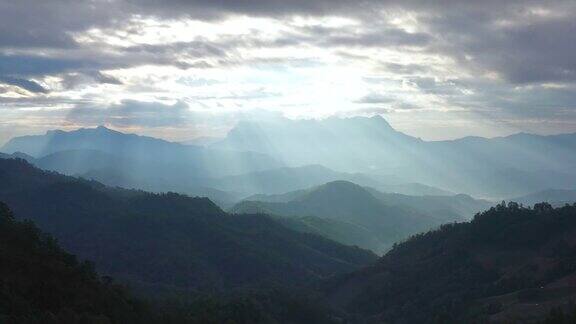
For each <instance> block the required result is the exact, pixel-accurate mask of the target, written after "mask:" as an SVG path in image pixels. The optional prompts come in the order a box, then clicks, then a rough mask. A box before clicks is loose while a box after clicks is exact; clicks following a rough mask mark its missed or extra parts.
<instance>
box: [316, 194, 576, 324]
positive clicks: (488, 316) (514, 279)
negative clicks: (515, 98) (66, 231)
mask: <svg viewBox="0 0 576 324" xmlns="http://www.w3.org/2000/svg"><path fill="white" fill-rule="evenodd" d="M575 234H576V206H568V205H567V206H565V207H562V208H557V209H554V208H552V207H551V206H550V205H549V204H546V203H540V204H536V205H535V206H534V208H525V207H522V206H520V205H518V204H516V203H509V204H508V205H507V206H506V205H504V204H500V205H498V206H497V207H494V208H491V209H490V210H488V211H486V212H483V213H481V214H478V215H477V216H476V217H475V218H474V219H473V220H472V221H471V222H469V223H459V224H448V225H444V226H442V227H441V228H439V229H437V230H434V231H430V232H428V233H424V234H418V235H415V236H414V237H412V238H411V239H409V240H407V241H405V242H403V243H400V244H397V245H395V247H394V248H393V249H392V250H391V251H390V252H388V253H387V254H386V255H385V256H384V257H383V258H382V259H380V260H379V262H378V263H377V264H376V265H374V266H371V267H368V268H366V269H364V270H361V271H359V272H356V273H354V274H351V275H345V276H344V277H342V278H339V279H338V280H336V281H333V282H331V283H330V284H328V285H327V286H328V288H327V291H328V296H329V300H330V303H331V304H332V305H333V306H334V307H337V308H344V309H346V310H347V311H349V312H350V313H353V314H358V316H361V317H365V318H372V319H375V320H376V319H377V320H376V321H384V322H390V323H463V322H473V321H479V322H482V321H487V320H491V321H502V322H507V321H508V322H514V321H516V322H519V323H524V322H527V321H528V322H529V321H534V320H538V319H544V318H545V317H546V314H547V313H548V311H549V310H550V309H552V308H554V307H563V306H565V305H566V304H568V303H569V301H570V300H572V299H574V298H576V286H574V284H573V282H574V280H573V279H574V275H575V272H576V246H575V242H574V240H573V237H574V235H575Z"/></svg>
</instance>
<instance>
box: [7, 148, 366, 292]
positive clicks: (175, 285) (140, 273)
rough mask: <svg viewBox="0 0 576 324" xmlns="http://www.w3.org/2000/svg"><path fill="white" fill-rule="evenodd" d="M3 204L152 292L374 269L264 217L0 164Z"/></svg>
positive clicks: (359, 256)
mask: <svg viewBox="0 0 576 324" xmlns="http://www.w3.org/2000/svg"><path fill="white" fill-rule="evenodd" d="M0 200H3V201H6V202H7V203H9V204H10V205H11V206H12V207H13V209H14V212H15V214H16V216H17V217H19V218H28V219H32V220H34V221H35V222H36V223H37V224H38V225H39V226H40V227H41V228H42V229H44V230H46V231H48V232H50V233H51V234H53V235H54V236H55V237H56V238H57V239H58V240H59V241H60V242H61V243H62V244H63V245H64V247H66V248H67V249H69V250H70V251H72V252H73V253H75V254H77V255H79V256H80V257H82V258H86V259H90V260H93V261H95V262H96V264H98V265H99V267H100V269H101V270H102V271H103V272H105V273H107V274H111V275H113V276H114V277H116V278H118V279H120V280H123V281H128V282H131V283H132V284H133V285H135V286H136V287H138V288H142V289H144V288H147V289H152V288H154V289H155V292H156V293H160V292H161V291H162V289H164V290H166V291H174V290H181V291H193V290H204V289H210V290H219V289H227V288H233V287H240V286H247V285H254V284H257V283H262V282H266V281H270V282H279V283H287V282H289V283H290V284H293V285H305V284H307V283H311V282H314V281H316V280H318V279H321V278H326V277H328V276H331V275H334V274H338V273H343V272H347V271H351V270H353V269H356V268H358V267H359V266H361V265H365V264H367V263H368V262H371V261H373V260H374V255H373V254H371V253H369V252H366V251H364V250H360V249H357V248H351V247H347V246H344V245H341V244H338V243H335V242H333V241H330V240H327V239H323V238H321V237H319V236H315V235H308V234H302V233H298V232H295V231H293V230H290V229H287V228H286V227H284V226H281V225H280V224H279V223H277V222H275V221H273V220H272V219H271V218H269V217H266V216H261V215H228V214H226V213H224V212H223V211H222V210H220V209H219V208H218V207H216V206H215V205H214V204H213V203H212V202H211V201H210V200H208V199H206V198H190V197H186V196H182V195H177V194H151V193H146V192H140V191H130V190H124V189H111V188H108V187H105V186H103V185H101V184H99V183H96V182H88V181H83V180H78V179H75V178H72V177H66V176H62V175H60V174H57V173H50V172H45V171H42V170H39V169H36V168H34V167H33V166H31V165H30V164H28V163H26V162H25V161H23V160H14V159H10V160H4V159H0Z"/></svg>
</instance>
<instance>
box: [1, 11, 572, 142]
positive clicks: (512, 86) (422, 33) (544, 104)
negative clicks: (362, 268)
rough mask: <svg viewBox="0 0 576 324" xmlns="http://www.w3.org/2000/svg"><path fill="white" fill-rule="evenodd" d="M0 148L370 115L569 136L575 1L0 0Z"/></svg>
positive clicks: (452, 131) (425, 130)
mask: <svg viewBox="0 0 576 324" xmlns="http://www.w3.org/2000/svg"><path fill="white" fill-rule="evenodd" d="M0 31H1V33H0V144H1V143H2V142H5V141H6V140H8V139H9V138H10V137H12V136H18V135H24V134H38V133H43V132H44V131H46V130H49V129H75V128H79V127H93V126H97V125H106V126H108V127H111V128H114V129H118V130H122V131H128V132H136V133H140V134H147V135H151V136H157V137H162V138H165V139H169V140H176V141H181V140H189V139H193V138H197V137H221V136H224V135H225V134H226V132H227V131H228V130H229V129H230V128H231V127H233V125H234V124H235V123H236V122H237V121H239V120H243V119H265V118H277V117H280V116H281V117H286V118H327V117H331V116H336V117H349V116H372V115H375V114H379V115H382V116H383V117H384V118H386V119H387V120H388V121H389V123H390V124H391V125H392V126H393V127H394V128H396V129H398V130H400V131H403V132H406V133H408V134H410V135H413V136H418V137H421V138H423V139H428V140H439V139H451V138H458V137H463V136H468V135H477V136H489V137H490V136H500V135H507V134H512V133H516V132H529V133H538V134H556V133H565V132H575V131H576V1H573V0H571V1H561V0H550V1H531V0H485V1H472V0H470V1H455V0H435V1H431V0H428V1H415V0H403V1H401V0H389V1H386V0H378V1H377V0H355V1H345V0H291V1H287V0H258V1H257V0H91V1H86V0H18V1H15V0H0Z"/></svg>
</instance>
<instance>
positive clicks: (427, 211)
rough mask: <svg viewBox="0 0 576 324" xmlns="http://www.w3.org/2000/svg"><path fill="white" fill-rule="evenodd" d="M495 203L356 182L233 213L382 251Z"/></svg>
mask: <svg viewBox="0 0 576 324" xmlns="http://www.w3.org/2000/svg"><path fill="white" fill-rule="evenodd" d="M256 200H259V201H256ZM489 205H490V204H489V203H488V202H483V201H476V200H474V199H472V198H470V197H468V196H463V195H462V196H453V197H451V196H447V197H443V196H424V197H416V196H406V195H398V194H384V193H381V192H378V191H376V190H375V189H371V188H363V187H361V186H359V185H357V184H354V183H351V182H347V181H333V182H329V183H326V184H324V185H321V186H317V187H313V188H310V189H307V190H298V191H294V192H289V193H286V194H282V195H272V196H265V195H258V196H252V197H251V198H250V200H245V201H242V202H240V203H238V204H237V205H235V206H234V207H233V208H232V209H231V211H232V212H235V213H246V212H249V213H264V214H271V215H277V216H285V217H290V218H291V220H290V221H286V222H287V223H288V224H289V225H290V226H292V227H293V228H295V229H298V228H299V229H301V230H303V231H306V232H314V233H319V234H321V235H325V236H327V237H329V238H331V239H334V240H337V241H339V242H342V243H345V244H352V245H358V246H361V247H363V248H368V249H372V250H374V251H377V252H382V251H384V250H386V249H387V248H388V247H389V246H391V244H392V243H394V242H396V241H399V240H401V239H403V238H406V237H408V236H409V235H411V234H415V233H417V232H420V231H422V230H426V229H429V228H431V227H434V226H437V225H440V224H442V223H446V222H453V221H462V220H464V219H466V217H471V216H472V215H473V211H480V210H482V209H483V208H485V207H486V206H489ZM460 213H470V214H467V215H466V216H464V215H462V214H460ZM318 218H320V219H318ZM338 233H340V234H338Z"/></svg>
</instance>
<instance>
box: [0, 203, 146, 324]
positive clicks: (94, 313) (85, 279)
mask: <svg viewBox="0 0 576 324" xmlns="http://www.w3.org/2000/svg"><path fill="white" fill-rule="evenodd" d="M147 320H152V321H153V320H154V318H152V317H150V313H148V311H147V308H145V307H144V305H142V304H141V303H140V302H138V301H136V300H134V299H132V298H131V297H129V296H128V295H127V293H126V291H125V290H124V288H122V287H121V286H119V285H117V284H115V283H113V281H112V280H111V279H110V278H109V277H103V278H99V276H98V275H97V274H96V272H95V271H94V266H93V264H92V263H90V262H79V261H78V260H77V259H76V257H74V256H73V255H71V254H68V253H67V252H65V251H63V250H62V249H61V248H60V247H59V246H58V244H57V243H56V241H55V240H54V239H53V238H52V237H51V236H49V235H46V234H44V233H42V232H41V231H40V230H38V229H37V228H36V227H35V226H34V225H33V224H32V223H31V222H19V221H16V220H15V219H14V216H13V215H12V212H11V211H10V210H9V209H8V207H7V206H6V205H5V204H4V203H1V202H0V323H38V324H40V323H42V324H57V323H87V324H90V323H94V324H96V323H118V324H120V323H143V322H145V321H147Z"/></svg>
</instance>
